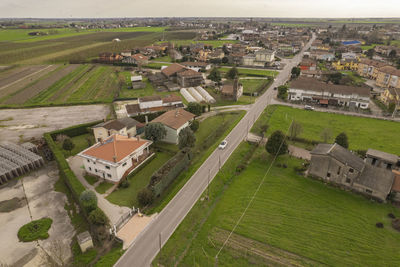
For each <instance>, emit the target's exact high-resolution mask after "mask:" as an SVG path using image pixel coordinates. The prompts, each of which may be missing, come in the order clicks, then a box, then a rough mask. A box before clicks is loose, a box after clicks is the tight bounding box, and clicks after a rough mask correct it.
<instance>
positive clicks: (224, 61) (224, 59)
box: [221, 57, 229, 64]
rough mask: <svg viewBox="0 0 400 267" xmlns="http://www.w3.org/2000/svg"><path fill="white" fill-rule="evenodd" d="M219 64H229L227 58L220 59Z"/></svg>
mask: <svg viewBox="0 0 400 267" xmlns="http://www.w3.org/2000/svg"><path fill="white" fill-rule="evenodd" d="M221 62H222V63H224V64H226V63H228V62H229V59H228V57H223V58H222V59H221Z"/></svg>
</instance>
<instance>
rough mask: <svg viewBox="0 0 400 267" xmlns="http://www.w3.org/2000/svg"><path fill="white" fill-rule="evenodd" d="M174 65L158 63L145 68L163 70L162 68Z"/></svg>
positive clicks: (150, 63)
mask: <svg viewBox="0 0 400 267" xmlns="http://www.w3.org/2000/svg"><path fill="white" fill-rule="evenodd" d="M171 64H172V63H157V62H149V64H147V65H146V66H143V67H144V68H150V69H158V70H159V69H161V67H162V66H169V65H171Z"/></svg>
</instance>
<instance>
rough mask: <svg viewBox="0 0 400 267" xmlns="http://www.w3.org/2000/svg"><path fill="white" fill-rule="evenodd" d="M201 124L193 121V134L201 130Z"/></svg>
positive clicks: (191, 127) (191, 125) (191, 126)
mask: <svg viewBox="0 0 400 267" xmlns="http://www.w3.org/2000/svg"><path fill="white" fill-rule="evenodd" d="M199 126H200V123H199V121H197V120H193V121H192V123H191V124H190V129H192V131H193V132H196V131H197V130H198V129H199Z"/></svg>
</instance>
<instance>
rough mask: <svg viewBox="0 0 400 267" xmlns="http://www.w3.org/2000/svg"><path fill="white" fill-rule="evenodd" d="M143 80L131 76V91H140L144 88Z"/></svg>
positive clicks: (139, 77)
mask: <svg viewBox="0 0 400 267" xmlns="http://www.w3.org/2000/svg"><path fill="white" fill-rule="evenodd" d="M142 80H143V78H142V76H141V75H138V76H131V83H132V89H142V88H145V87H146V84H145V83H144V82H142Z"/></svg>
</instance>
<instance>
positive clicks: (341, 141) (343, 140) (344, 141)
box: [335, 133, 349, 148]
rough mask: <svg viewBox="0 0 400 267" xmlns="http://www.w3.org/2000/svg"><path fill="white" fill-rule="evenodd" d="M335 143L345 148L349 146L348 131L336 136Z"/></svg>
mask: <svg viewBox="0 0 400 267" xmlns="http://www.w3.org/2000/svg"><path fill="white" fill-rule="evenodd" d="M335 143H336V144H338V145H341V146H342V147H344V148H348V147H349V140H348V138H347V135H346V133H340V134H339V135H338V136H336V139H335Z"/></svg>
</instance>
